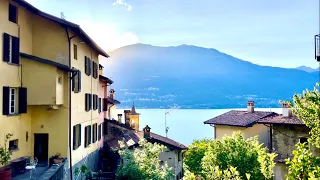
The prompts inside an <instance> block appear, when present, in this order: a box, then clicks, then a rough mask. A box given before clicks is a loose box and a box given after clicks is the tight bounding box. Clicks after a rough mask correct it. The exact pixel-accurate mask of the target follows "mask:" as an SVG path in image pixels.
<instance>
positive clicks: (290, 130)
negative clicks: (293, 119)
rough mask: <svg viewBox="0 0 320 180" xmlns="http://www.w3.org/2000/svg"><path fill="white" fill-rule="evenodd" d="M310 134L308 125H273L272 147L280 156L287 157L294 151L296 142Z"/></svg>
mask: <svg viewBox="0 0 320 180" xmlns="http://www.w3.org/2000/svg"><path fill="white" fill-rule="evenodd" d="M308 136H309V129H308V128H307V127H306V126H293V125H273V128H272V147H273V151H274V152H276V153H278V154H279V155H278V156H279V157H278V158H280V156H281V158H282V159H286V158H287V157H288V156H289V157H290V156H292V151H293V150H295V149H296V146H295V145H296V144H297V143H298V142H299V139H300V138H306V137H308Z"/></svg>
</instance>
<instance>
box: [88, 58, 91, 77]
mask: <svg viewBox="0 0 320 180" xmlns="http://www.w3.org/2000/svg"><path fill="white" fill-rule="evenodd" d="M91 71H92V61H91V59H89V61H88V75H89V76H90V75H91Z"/></svg>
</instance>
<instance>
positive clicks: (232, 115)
mask: <svg viewBox="0 0 320 180" xmlns="http://www.w3.org/2000/svg"><path fill="white" fill-rule="evenodd" d="M276 114H277V113H275V112H267V111H254V112H253V113H250V112H247V111H238V110H231V111H229V112H226V113H224V114H221V115H219V116H217V117H214V118H212V119H209V120H207V121H205V122H204V124H216V125H227V126H240V127H249V126H252V125H253V124H255V123H256V122H257V121H258V120H260V119H262V118H265V117H269V116H272V115H276Z"/></svg>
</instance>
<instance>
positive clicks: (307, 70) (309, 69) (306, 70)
mask: <svg viewBox="0 0 320 180" xmlns="http://www.w3.org/2000/svg"><path fill="white" fill-rule="evenodd" d="M297 69H298V70H301V71H305V72H309V73H312V72H317V71H319V70H320V68H315V69H313V68H311V67H307V66H299V67H297Z"/></svg>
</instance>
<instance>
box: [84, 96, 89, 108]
mask: <svg viewBox="0 0 320 180" xmlns="http://www.w3.org/2000/svg"><path fill="white" fill-rule="evenodd" d="M85 99H86V100H85V104H86V111H89V94H88V93H86V94H85Z"/></svg>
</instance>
